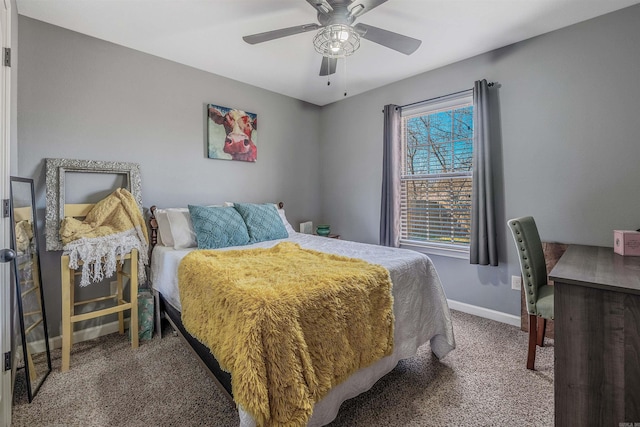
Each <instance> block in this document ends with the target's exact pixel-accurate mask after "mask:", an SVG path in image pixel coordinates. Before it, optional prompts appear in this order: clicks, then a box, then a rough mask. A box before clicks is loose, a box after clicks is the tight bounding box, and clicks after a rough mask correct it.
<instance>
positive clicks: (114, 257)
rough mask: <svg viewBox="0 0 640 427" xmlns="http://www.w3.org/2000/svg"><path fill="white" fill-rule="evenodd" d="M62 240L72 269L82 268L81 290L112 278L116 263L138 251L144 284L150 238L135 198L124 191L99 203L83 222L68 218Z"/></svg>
mask: <svg viewBox="0 0 640 427" xmlns="http://www.w3.org/2000/svg"><path fill="white" fill-rule="evenodd" d="M60 239H61V240H62V243H63V244H64V247H63V250H64V254H65V255H69V266H70V267H71V268H74V269H77V268H78V266H79V265H80V261H82V262H83V263H84V265H83V268H82V277H81V280H80V285H81V286H86V285H88V284H89V283H91V282H92V281H93V282H99V281H101V280H103V279H104V278H107V277H111V276H113V273H114V272H115V270H116V263H117V262H118V259H120V261H119V262H123V261H122V257H123V256H124V255H126V254H128V253H130V252H131V251H132V250H133V249H137V250H138V260H139V263H140V264H141V267H140V268H138V280H139V281H140V283H142V282H144V280H145V268H144V266H145V265H147V264H148V258H149V257H148V250H149V237H148V235H147V227H146V224H145V222H144V218H143V217H142V212H140V208H139V207H138V204H137V202H136V200H135V198H134V197H133V195H132V194H131V193H130V192H128V191H127V190H125V189H124V188H118V189H117V190H116V191H114V192H113V193H111V194H110V195H108V196H107V197H105V198H104V199H102V200H100V201H99V202H98V203H96V204H95V205H94V206H93V208H92V209H91V211H89V213H88V214H87V216H86V218H85V219H84V221H79V220H77V219H75V218H71V217H66V218H64V219H63V220H62V223H61V225H60Z"/></svg>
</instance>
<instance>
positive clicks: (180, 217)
mask: <svg viewBox="0 0 640 427" xmlns="http://www.w3.org/2000/svg"><path fill="white" fill-rule="evenodd" d="M167 219H168V220H169V227H170V228H171V236H172V237H173V247H174V248H175V249H186V248H194V247H196V246H198V243H197V240H196V232H195V230H194V229H193V224H192V223H191V215H190V214H189V209H187V208H178V209H167Z"/></svg>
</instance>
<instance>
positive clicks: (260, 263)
mask: <svg viewBox="0 0 640 427" xmlns="http://www.w3.org/2000/svg"><path fill="white" fill-rule="evenodd" d="M178 280H179V288H180V301H181V304H182V322H183V323H184V326H185V328H186V329H187V331H189V332H190V333H191V334H192V335H193V336H195V337H196V338H197V339H199V340H200V341H201V342H202V343H204V344H205V345H206V346H208V347H209V349H210V350H211V352H212V353H213V355H214V356H215V357H216V359H217V360H218V362H219V363H220V366H221V367H222V369H224V370H226V371H228V372H230V373H231V381H232V388H233V396H234V399H235V401H236V403H237V404H239V405H241V406H242V408H243V409H244V410H245V411H247V412H248V413H250V414H251V415H252V416H253V417H254V419H255V421H256V423H257V425H258V426H304V425H306V423H307V421H308V420H309V418H310V416H311V413H312V411H313V405H314V403H315V402H317V401H318V400H320V399H321V398H322V397H323V396H324V395H326V394H327V392H328V391H329V389H330V388H331V387H333V386H335V385H337V384H339V383H340V382H342V381H344V380H345V379H346V378H347V377H348V376H349V375H350V374H352V373H353V372H355V371H356V370H358V369H360V368H363V367H366V366H368V365H370V364H372V363H373V362H375V361H377V360H378V359H380V358H382V357H384V356H387V355H389V354H391V352H392V350H393V310H392V306H393V297H392V295H391V279H390V277H389V272H388V271H387V270H386V269H385V268H384V267H381V266H379V265H373V264H369V263H367V262H365V261H363V260H360V259H354V258H347V257H343V256H338V255H331V254H326V253H322V252H317V251H313V250H307V249H302V248H300V246H299V245H298V244H295V243H290V242H283V243H280V244H278V245H276V246H275V247H273V248H269V249H247V250H231V251H215V250H198V251H193V252H191V253H189V254H188V255H187V256H185V257H184V258H183V260H182V262H181V263H180V266H179V268H178Z"/></svg>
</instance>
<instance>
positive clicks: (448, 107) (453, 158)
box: [400, 91, 473, 255]
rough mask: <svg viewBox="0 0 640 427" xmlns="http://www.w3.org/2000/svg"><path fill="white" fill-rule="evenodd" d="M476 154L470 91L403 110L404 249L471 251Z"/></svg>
mask: <svg viewBox="0 0 640 427" xmlns="http://www.w3.org/2000/svg"><path fill="white" fill-rule="evenodd" d="M472 156H473V99H472V94H471V91H468V92H464V93H462V94H456V95H455V96H450V97H444V98H440V99H438V100H437V101H436V102H429V103H423V104H420V105H417V106H413V107H410V108H407V107H405V108H403V109H402V158H401V159H402V170H401V178H400V182H401V192H400V196H401V205H400V219H401V227H400V243H401V244H402V245H409V246H420V247H425V248H432V249H433V248H435V249H438V250H439V251H437V252H435V253H447V254H453V253H458V254H465V255H466V254H467V253H468V247H469V236H470V230H471V182H472V172H473V171H472Z"/></svg>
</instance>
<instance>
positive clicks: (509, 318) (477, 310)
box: [447, 299, 520, 327]
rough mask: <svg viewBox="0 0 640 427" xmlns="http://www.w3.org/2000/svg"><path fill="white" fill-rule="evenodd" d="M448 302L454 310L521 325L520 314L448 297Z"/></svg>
mask: <svg viewBox="0 0 640 427" xmlns="http://www.w3.org/2000/svg"><path fill="white" fill-rule="evenodd" d="M447 302H448V303H449V308H451V309H453V310H458V311H461V312H463V313H467V314H473V315H474V316H478V317H484V318H485V319H491V320H495V321H496V322H502V323H506V324H508V325H513V326H517V327H520V316H514V315H513V314H507V313H503V312H501V311H495V310H491V309H490V308H484V307H478V306H477V305H471V304H467V303H464V302H459V301H454V300H450V299H448V300H447Z"/></svg>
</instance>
